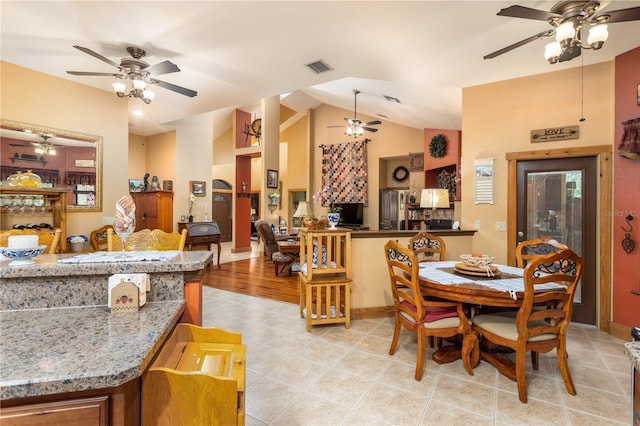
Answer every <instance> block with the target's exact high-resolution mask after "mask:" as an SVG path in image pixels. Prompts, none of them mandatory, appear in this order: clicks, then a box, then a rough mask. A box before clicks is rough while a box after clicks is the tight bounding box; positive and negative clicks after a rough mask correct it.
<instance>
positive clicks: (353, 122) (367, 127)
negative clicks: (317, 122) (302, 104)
mask: <svg viewBox="0 0 640 426" xmlns="http://www.w3.org/2000/svg"><path fill="white" fill-rule="evenodd" d="M359 93H360V91H359V90H356V89H353V118H347V117H345V119H344V120H345V121H346V122H347V127H346V129H345V132H344V134H345V135H347V136H353V137H354V138H357V137H358V136H362V135H363V134H364V132H365V131H367V132H377V131H378V129H376V128H375V127H371V126H376V125H378V124H382V122H381V121H380V120H373V121H368V122H366V123H364V122H362V121H360V120H358V94H359ZM328 127H342V126H328Z"/></svg>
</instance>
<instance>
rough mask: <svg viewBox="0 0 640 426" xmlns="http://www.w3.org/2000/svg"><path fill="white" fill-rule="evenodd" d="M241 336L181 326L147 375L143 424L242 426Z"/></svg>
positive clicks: (243, 370)
mask: <svg viewBox="0 0 640 426" xmlns="http://www.w3.org/2000/svg"><path fill="white" fill-rule="evenodd" d="M245 374H246V346H245V345H243V344H242V336H241V335H240V333H233V332H228V331H225V330H222V329H217V328H201V327H196V326H193V325H190V324H178V325H177V326H176V328H175V329H174V330H173V332H172V333H171V335H170V336H169V338H168V339H167V341H166V343H165V344H164V346H163V347H162V349H161V350H160V353H159V354H158V356H157V357H156V359H155V360H154V361H153V364H151V367H149V369H148V370H147V371H146V372H145V373H144V375H143V376H142V404H141V405H142V425H143V426H155V425H186V424H192V425H243V424H244V417H245Z"/></svg>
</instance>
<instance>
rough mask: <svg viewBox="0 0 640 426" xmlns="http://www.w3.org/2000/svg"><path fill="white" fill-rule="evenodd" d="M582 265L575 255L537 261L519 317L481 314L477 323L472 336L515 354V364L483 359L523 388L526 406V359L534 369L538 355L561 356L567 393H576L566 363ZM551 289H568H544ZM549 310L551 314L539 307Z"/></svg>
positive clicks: (527, 272)
mask: <svg viewBox="0 0 640 426" xmlns="http://www.w3.org/2000/svg"><path fill="white" fill-rule="evenodd" d="M582 263H583V260H582V258H581V257H580V256H578V255H577V254H575V253H574V252H573V251H571V250H570V249H566V250H561V251H559V252H556V253H551V254H549V255H547V256H544V257H537V258H535V259H532V260H531V261H530V262H529V264H528V265H527V266H526V268H525V270H524V298H523V300H522V305H521V306H520V309H519V310H518V312H517V313H516V315H515V317H514V316H513V315H508V314H500V313H498V314H479V315H475V316H474V317H473V320H472V321H473V330H474V331H475V332H476V333H478V334H479V335H482V340H483V341H484V340H488V341H489V342H492V343H494V344H497V345H500V346H506V347H508V348H511V349H513V350H514V351H515V362H511V361H510V360H509V359H507V358H506V357H504V356H502V355H500V354H486V353H482V354H481V356H482V359H484V360H485V361H487V362H489V363H491V364H493V365H494V366H495V367H496V368H497V369H498V371H500V373H502V374H504V375H505V376H507V377H508V378H510V379H511V380H515V381H516V383H517V385H518V397H519V398H520V401H521V402H523V403H526V402H527V384H526V374H525V373H526V355H527V352H531V362H532V364H533V369H534V370H537V369H538V354H539V353H540V352H549V351H551V350H552V349H556V350H557V359H558V367H559V369H560V374H561V375H562V379H563V380H564V385H565V387H566V388H567V392H569V393H570V394H571V395H575V394H576V391H575V388H574V386H573V382H572V380H571V374H570V373H569V365H568V362H567V358H568V356H567V347H566V346H567V341H566V333H567V326H568V325H569V322H570V321H571V312H572V309H573V296H574V294H575V291H576V287H577V285H578V280H579V279H580V275H581V273H582ZM549 283H554V284H559V285H561V286H562V287H564V288H561V289H553V290H551V289H545V288H544V287H545V285H546V284H549ZM542 304H546V305H547V306H548V308H547V309H536V308H535V305H542Z"/></svg>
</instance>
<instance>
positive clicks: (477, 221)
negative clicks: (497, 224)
mask: <svg viewBox="0 0 640 426" xmlns="http://www.w3.org/2000/svg"><path fill="white" fill-rule="evenodd" d="M473 227H474V228H476V229H480V228H482V221H481V220H480V219H476V220H475V222H473Z"/></svg>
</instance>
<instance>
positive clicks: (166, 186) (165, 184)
mask: <svg viewBox="0 0 640 426" xmlns="http://www.w3.org/2000/svg"><path fill="white" fill-rule="evenodd" d="M162 189H163V190H164V191H173V181H172V180H163V181H162Z"/></svg>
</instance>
